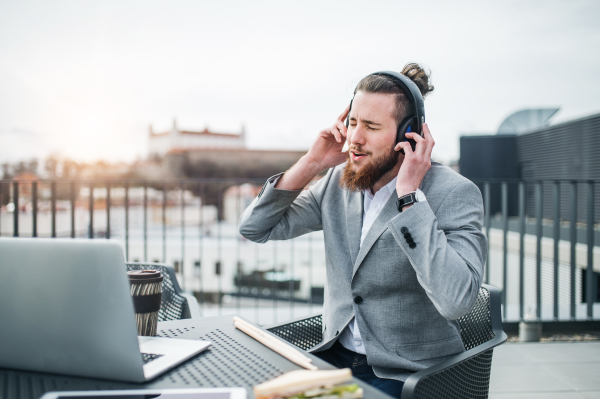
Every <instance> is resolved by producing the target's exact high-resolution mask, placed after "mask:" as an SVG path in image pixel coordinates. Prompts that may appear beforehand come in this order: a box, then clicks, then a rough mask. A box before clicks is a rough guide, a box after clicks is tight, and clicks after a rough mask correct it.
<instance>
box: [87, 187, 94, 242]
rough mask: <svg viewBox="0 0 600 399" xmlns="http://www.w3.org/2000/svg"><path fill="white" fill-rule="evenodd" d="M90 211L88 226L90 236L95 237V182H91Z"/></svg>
mask: <svg viewBox="0 0 600 399" xmlns="http://www.w3.org/2000/svg"><path fill="white" fill-rule="evenodd" d="M89 211H90V224H89V226H88V238H94V183H90V197H89Z"/></svg>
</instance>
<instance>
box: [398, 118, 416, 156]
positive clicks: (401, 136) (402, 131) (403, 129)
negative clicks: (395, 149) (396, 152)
mask: <svg viewBox="0 0 600 399" xmlns="http://www.w3.org/2000/svg"><path fill="white" fill-rule="evenodd" d="M417 122H418V121H417V117H416V116H414V115H411V116H407V117H406V118H404V120H403V121H402V122H400V124H399V125H398V130H397V131H396V144H398V143H400V142H402V141H408V142H409V143H410V146H411V148H412V150H413V151H414V150H415V147H416V146H417V142H416V141H414V140H413V139H407V138H406V133H409V132H413V131H414V128H416V126H417ZM400 153H401V154H402V155H404V150H403V149H400Z"/></svg>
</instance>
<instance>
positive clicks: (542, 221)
mask: <svg viewBox="0 0 600 399" xmlns="http://www.w3.org/2000/svg"><path fill="white" fill-rule="evenodd" d="M475 183H476V184H478V185H479V187H480V188H481V189H482V193H483V198H484V207H485V209H486V213H485V219H484V231H485V234H486V235H487V237H488V241H489V251H488V260H487V263H486V269H485V282H486V283H489V284H492V285H495V286H497V287H499V288H500V289H501V290H502V303H503V318H504V320H511V321H514V320H519V321H521V320H544V321H559V320H592V319H595V318H596V319H597V318H598V312H599V309H598V289H597V288H598V287H597V285H598V271H600V269H598V266H600V265H599V264H598V263H599V262H598V261H599V260H600V251H599V248H598V247H595V242H598V239H597V238H598V235H599V232H598V230H597V228H596V226H595V224H596V222H597V221H598V220H599V218H598V210H599V209H598V208H599V207H598V206H597V198H598V196H597V193H596V191H597V190H598V188H599V185H598V184H597V182H596V181H593V180H544V181H541V180H538V181H524V180H500V179H494V180H485V181H484V180H475ZM494 191H495V193H494ZM498 194H499V195H498ZM494 199H495V200H496V202H497V203H496V206H495V207H494V206H493V205H492V201H493V200H494ZM582 199H584V200H582ZM498 202H499V203H498ZM494 210H496V211H498V212H494ZM493 216H494V217H493ZM567 255H568V256H567ZM594 265H596V268H597V271H595V270H594ZM595 307H596V309H594V308H595Z"/></svg>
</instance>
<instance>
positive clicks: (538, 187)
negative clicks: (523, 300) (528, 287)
mask: <svg viewBox="0 0 600 399" xmlns="http://www.w3.org/2000/svg"><path fill="white" fill-rule="evenodd" d="M542 205H543V202H542V182H541V181H538V182H536V183H535V219H536V220H535V221H536V223H535V224H536V229H535V230H536V246H535V306H536V317H537V319H538V320H540V319H541V318H542V218H543V216H544V215H543V212H542Z"/></svg>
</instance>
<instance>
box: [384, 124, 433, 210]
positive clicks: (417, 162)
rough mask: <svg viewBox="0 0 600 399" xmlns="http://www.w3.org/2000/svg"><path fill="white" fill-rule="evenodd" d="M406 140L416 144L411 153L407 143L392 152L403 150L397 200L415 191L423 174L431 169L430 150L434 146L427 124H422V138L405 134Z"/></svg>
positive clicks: (404, 142)
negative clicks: (413, 141)
mask: <svg viewBox="0 0 600 399" xmlns="http://www.w3.org/2000/svg"><path fill="white" fill-rule="evenodd" d="M406 138H409V139H413V140H415V141H416V142H417V145H416V147H415V150H414V151H413V150H412V148H411V146H410V143H409V142H408V141H403V142H400V143H398V144H396V146H395V147H394V150H396V151H400V149H403V150H404V160H403V161H402V165H401V166H400V170H399V171H398V179H397V180H396V193H397V194H398V198H400V197H402V196H403V195H406V194H408V193H412V192H413V191H416V190H417V189H418V188H419V186H420V185H421V182H422V181H423V178H424V177H425V174H426V173H427V171H428V170H429V168H431V150H432V149H433V146H434V145H435V142H434V141H433V137H432V136H431V132H430V131H429V127H427V124H425V123H424V124H423V137H421V136H420V135H419V134H418V133H406Z"/></svg>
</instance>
